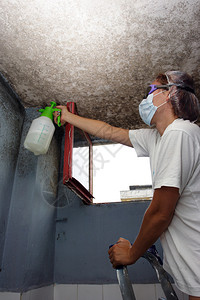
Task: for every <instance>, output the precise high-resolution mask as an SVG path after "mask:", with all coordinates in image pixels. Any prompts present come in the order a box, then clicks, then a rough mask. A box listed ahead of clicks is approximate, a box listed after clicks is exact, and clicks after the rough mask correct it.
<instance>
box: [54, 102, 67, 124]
mask: <svg viewBox="0 0 200 300" xmlns="http://www.w3.org/2000/svg"><path fill="white" fill-rule="evenodd" d="M56 108H59V109H61V112H60V111H55V112H54V113H53V115H54V122H55V123H56V124H58V122H57V118H58V116H59V115H60V116H61V117H60V122H61V125H64V124H65V123H66V122H68V116H69V115H70V114H71V113H70V112H69V111H68V109H67V107H66V106H63V105H58V106H56Z"/></svg>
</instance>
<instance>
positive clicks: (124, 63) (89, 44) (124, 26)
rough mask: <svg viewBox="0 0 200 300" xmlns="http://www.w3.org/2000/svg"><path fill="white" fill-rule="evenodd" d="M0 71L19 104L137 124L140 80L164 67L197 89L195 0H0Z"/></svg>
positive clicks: (199, 61)
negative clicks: (72, 105)
mask: <svg viewBox="0 0 200 300" xmlns="http://www.w3.org/2000/svg"><path fill="white" fill-rule="evenodd" d="M0 11H1V21H0V22H1V23H0V39H1V45H0V53H1V61H0V71H1V72H2V74H3V75H4V76H5V77H6V78H7V80H8V81H9V82H10V84H11V85H12V87H13V88H14V90H15V91H16V93H17V94H18V95H19V96H20V98H21V99H22V102H23V103H24V105H25V106H44V104H45V103H46V104H49V103H50V101H52V100H54V101H56V102H57V103H59V104H65V103H66V102H67V101H74V102H76V104H77V108H78V112H79V114H80V115H83V116H87V117H92V118H96V119H100V120H103V121H106V122H109V123H110V124H112V125H116V126H121V127H124V128H133V127H141V126H143V123H142V122H141V120H140V117H139V114H138V104H139V102H140V101H141V100H142V98H143V95H144V91H145V86H146V85H147V84H148V83H150V82H151V81H152V80H153V79H154V77H155V76H156V75H157V74H158V73H159V72H163V71H166V70H170V69H171V70H177V69H181V70H183V71H187V72H188V73H190V74H191V75H192V76H193V78H194V79H195V82H196V89H197V92H198V96H199V91H200V88H199V87H200V2H199V0H184V1H178V0H168V1H166V0H154V1H149V0H134V1H133V0H56V1H55V0H28V1H27V0H2V1H1V8H0Z"/></svg>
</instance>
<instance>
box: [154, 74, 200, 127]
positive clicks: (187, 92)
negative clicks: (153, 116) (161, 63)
mask: <svg viewBox="0 0 200 300" xmlns="http://www.w3.org/2000/svg"><path fill="white" fill-rule="evenodd" d="M156 80H157V81H159V82H160V83H161V84H162V85H164V84H170V83H172V84H173V83H175V84H177V85H178V86H176V85H174V86H171V87H170V88H169V91H170V100H171V103H172V107H173V110H174V114H175V115H176V116H177V117H178V118H183V119H184V120H190V121H191V122H194V121H196V120H197V119H198V118H199V114H200V109H199V100H198V98H197V97H196V96H195V93H194V92H192V91H194V81H193V79H192V77H191V76H190V75H188V74H187V73H185V72H180V71H168V72H166V73H165V74H159V75H158V76H157V78H156Z"/></svg>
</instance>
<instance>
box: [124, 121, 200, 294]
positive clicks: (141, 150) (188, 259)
mask: <svg viewBox="0 0 200 300" xmlns="http://www.w3.org/2000/svg"><path fill="white" fill-rule="evenodd" d="M129 137H130V141H131V143H132V144H133V147H134V148H135V150H136V153H137V155H138V156H148V157H150V164H151V173H152V185H153V189H158V188H160V187H162V186H170V187H177V188H179V193H180V199H179V200H178V203H177V206H176V209H175V213H174V217H173V219H172V222H171V223H170V225H169V227H168V229H167V230H166V231H165V232H164V233H163V234H162V235H161V237H160V240H161V244H162V247H163V254H164V268H165V270H167V271H168V272H169V273H170V274H171V275H172V276H173V278H174V281H175V283H176V285H177V287H178V288H179V289H180V290H181V291H183V292H184V293H186V294H189V295H193V296H200V128H199V127H198V126H197V125H195V124H194V123H191V122H190V121H184V120H183V119H176V120H175V121H174V122H173V123H171V124H170V125H169V126H168V127H167V128H166V130H165V132H164V133H163V135H162V136H160V134H159V132H158V131H157V130H156V129H139V130H130V131H129Z"/></svg>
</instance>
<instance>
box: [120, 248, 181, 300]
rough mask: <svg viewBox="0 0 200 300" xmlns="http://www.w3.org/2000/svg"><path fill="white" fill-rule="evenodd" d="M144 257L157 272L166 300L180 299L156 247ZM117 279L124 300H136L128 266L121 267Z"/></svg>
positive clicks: (163, 299) (161, 299) (160, 299)
mask: <svg viewBox="0 0 200 300" xmlns="http://www.w3.org/2000/svg"><path fill="white" fill-rule="evenodd" d="M143 257H144V258H145V259H146V260H147V261H148V262H149V263H150V264H151V266H152V267H153V269H154V270H155V271H156V275H157V277H158V280H159V282H160V284H161V286H162V289H163V292H164V294H165V296H166V300H178V297H177V295H176V293H175V291H174V289H173V287H172V284H171V282H170V279H169V276H168V273H167V272H166V271H165V270H164V269H163V267H162V260H161V258H160V256H159V255H158V252H157V250H156V247H155V245H153V246H151V248H149V249H148V250H147V251H146V252H145V254H144V255H143ZM116 273H117V279H118V283H119V287H120V290H121V294H122V299H123V300H136V297H135V294H134V291H133V287H132V284H131V281H130V278H129V275H128V270H127V266H119V267H118V268H117V269H116ZM159 300H165V298H159Z"/></svg>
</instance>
